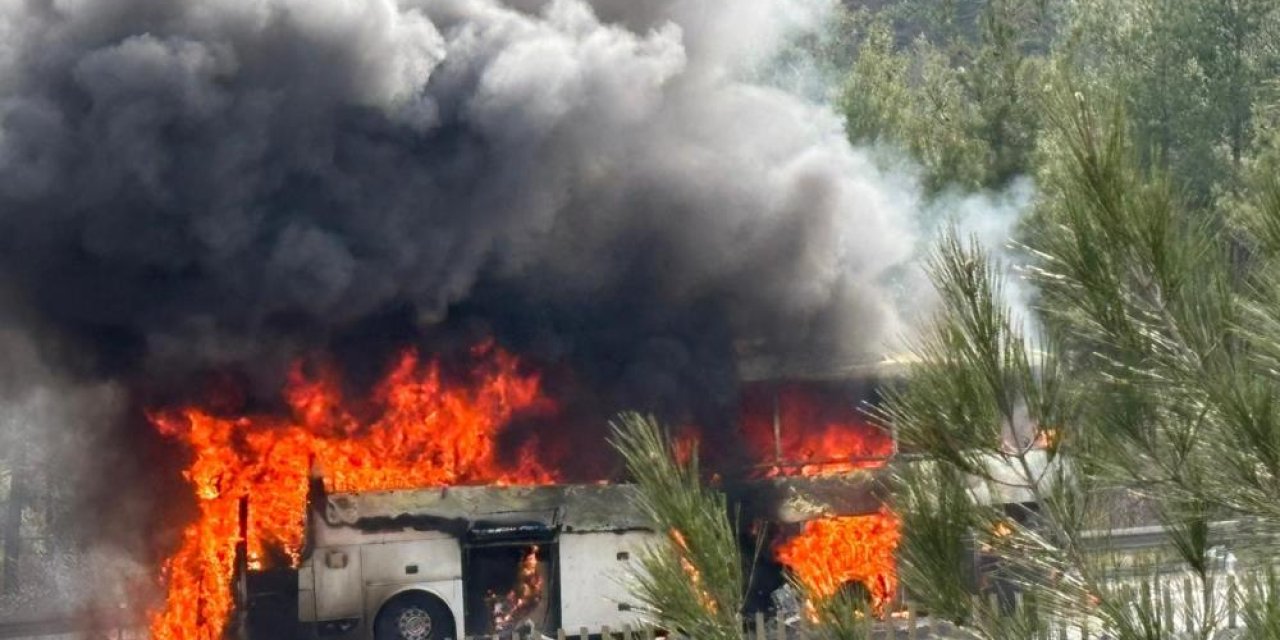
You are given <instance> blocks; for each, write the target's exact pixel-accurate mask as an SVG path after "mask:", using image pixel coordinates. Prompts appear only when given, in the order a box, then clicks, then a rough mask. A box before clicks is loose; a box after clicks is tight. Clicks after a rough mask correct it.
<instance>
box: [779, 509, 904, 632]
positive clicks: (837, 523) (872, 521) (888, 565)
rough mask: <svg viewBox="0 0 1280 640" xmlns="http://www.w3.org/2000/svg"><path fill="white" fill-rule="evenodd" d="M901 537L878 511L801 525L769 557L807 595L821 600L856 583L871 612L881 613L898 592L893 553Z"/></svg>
mask: <svg viewBox="0 0 1280 640" xmlns="http://www.w3.org/2000/svg"><path fill="white" fill-rule="evenodd" d="M901 538H902V522H901V520H899V519H898V517H897V516H896V515H894V514H893V513H892V512H890V511H889V510H888V509H881V510H880V512H879V513H874V514H870V515H863V516H840V517H832V518H820V519H817V520H811V521H809V522H806V523H805V524H804V529H803V530H802V531H801V532H800V534H799V535H797V536H795V537H793V538H791V539H789V540H787V541H785V542H783V543H782V544H781V545H779V546H778V547H777V549H776V550H775V555H776V557H777V559H778V561H779V562H781V563H782V564H783V565H785V566H786V567H787V568H788V569H790V570H791V573H792V574H793V575H794V576H795V577H796V578H797V579H798V580H799V581H800V582H801V584H803V585H804V586H805V587H806V588H807V589H808V590H809V592H810V593H811V594H812V595H813V596H815V597H818V598H827V597H830V596H832V595H834V594H835V593H836V592H837V591H839V590H840V589H841V587H843V586H844V585H846V584H849V583H860V584H862V585H863V586H864V587H866V590H867V593H868V594H870V597H871V606H872V609H873V610H874V611H875V612H876V613H883V611H884V607H885V605H886V604H887V603H888V602H889V601H890V600H892V599H893V596H894V593H895V592H896V591H897V589H898V571H897V566H896V564H895V561H894V552H895V551H896V550H897V548H898V541H899V540H900V539H901Z"/></svg>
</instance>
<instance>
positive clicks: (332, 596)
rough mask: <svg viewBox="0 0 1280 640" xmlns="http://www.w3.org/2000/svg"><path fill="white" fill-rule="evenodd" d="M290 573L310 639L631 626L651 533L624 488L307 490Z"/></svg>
mask: <svg viewBox="0 0 1280 640" xmlns="http://www.w3.org/2000/svg"><path fill="white" fill-rule="evenodd" d="M312 502H313V504H312V508H311V510H310V511H311V515H310V518H309V523H308V536H309V539H308V548H307V549H306V550H305V554H304V557H303V559H302V561H301V563H300V565H299V570H298V617H299V619H300V621H301V622H302V623H304V627H305V629H306V630H307V634H306V635H308V636H310V637H335V638H361V639H365V638H371V639H374V640H444V639H448V638H462V637H472V636H488V635H494V634H507V633H512V632H518V631H526V632H538V631H541V632H542V633H543V634H545V635H554V634H555V630H556V629H560V628H571V629H579V628H582V627H590V628H591V629H593V630H598V629H600V628H602V627H612V628H615V629H621V628H623V627H624V626H626V625H638V624H640V622H641V621H640V619H639V618H638V617H637V616H638V613H637V612H638V610H639V607H636V606H634V603H632V602H631V601H630V598H631V596H630V594H629V592H628V578H629V576H630V575H631V572H632V570H633V569H634V566H633V563H634V562H635V559H637V558H638V556H639V553H640V551H641V550H642V549H643V548H645V547H646V546H647V545H649V544H650V543H652V542H653V541H654V539H655V533H654V531H653V530H652V527H651V526H650V524H649V522H648V520H647V519H646V518H645V517H644V515H643V514H642V513H641V512H640V511H639V510H638V509H637V508H636V507H635V496H634V487H632V486H629V485H568V486H565V485H558V486H537V487H515V486H508V487H493V486H490V487H484V486H471V487H439V488H427V489H415V490H403V491H380V492H365V493H339V494H331V495H324V496H320V497H318V499H314V500H313V501H312Z"/></svg>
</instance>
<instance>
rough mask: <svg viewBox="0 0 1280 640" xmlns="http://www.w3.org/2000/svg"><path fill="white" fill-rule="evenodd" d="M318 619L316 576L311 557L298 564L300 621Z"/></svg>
mask: <svg viewBox="0 0 1280 640" xmlns="http://www.w3.org/2000/svg"><path fill="white" fill-rule="evenodd" d="M315 621H316V576H315V571H314V570H313V569H312V566H311V558H307V559H305V560H303V561H302V564H300V565H298V622H315Z"/></svg>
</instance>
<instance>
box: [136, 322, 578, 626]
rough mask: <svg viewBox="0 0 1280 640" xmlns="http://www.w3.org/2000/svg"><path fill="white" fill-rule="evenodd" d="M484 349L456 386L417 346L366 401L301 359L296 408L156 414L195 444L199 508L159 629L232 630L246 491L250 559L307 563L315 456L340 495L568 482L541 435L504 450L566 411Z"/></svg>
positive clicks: (191, 474) (293, 397)
mask: <svg viewBox="0 0 1280 640" xmlns="http://www.w3.org/2000/svg"><path fill="white" fill-rule="evenodd" d="M472 355H473V356H474V358H475V359H476V362H477V363H478V364H477V365H476V366H475V367H474V370H473V371H472V372H471V374H472V375H471V381H470V382H468V383H466V384H457V383H450V382H448V381H446V380H445V379H444V378H443V377H442V375H441V370H440V367H439V365H438V363H435V362H426V363H424V362H423V361H422V360H421V359H420V358H419V357H418V355H417V353H415V352H412V351H408V352H405V353H404V354H403V355H402V356H401V357H400V358H399V360H398V361H397V362H396V363H395V365H394V366H393V367H392V369H391V371H390V372H389V373H388V374H387V375H386V376H385V377H384V378H383V380H382V381H381V382H380V383H379V384H378V385H377V387H376V389H375V392H374V394H373V397H372V398H371V399H370V400H369V401H368V402H365V403H358V404H353V403H349V402H348V401H347V399H346V398H344V397H343V395H342V393H341V391H340V385H339V377H338V376H337V374H336V373H335V372H334V371H332V370H323V371H321V372H320V373H319V374H318V375H311V376H308V375H304V373H303V372H302V368H301V367H296V368H295V370H294V371H293V374H292V376H291V378H290V382H289V384H288V388H287V389H286V391H285V399H286V401H287V403H288V406H289V408H290V412H289V415H287V416H239V417H230V418H228V417H219V416H214V415H212V414H211V413H209V412H207V411H205V410H203V409H201V408H198V407H187V408H183V409H180V410H177V411H171V412H162V413H155V414H152V415H151V416H150V418H151V421H152V423H153V424H154V425H155V427H156V428H157V429H158V430H159V431H160V432H161V433H163V434H165V435H167V436H169V437H171V438H174V439H176V440H178V441H179V442H181V443H182V444H183V445H184V446H185V447H186V448H187V449H188V450H189V451H190V453H191V463H190V465H189V466H188V467H187V469H186V471H185V472H184V475H185V476H186V478H187V480H188V481H189V482H190V483H191V484H192V485H193V488H194V491H195V495H196V498H197V503H198V508H199V514H198V517H197V518H196V520H195V521H194V522H192V523H191V524H190V525H188V526H187V527H186V528H185V529H184V531H183V534H182V540H181V544H180V546H179V548H178V550H177V552H176V553H175V554H174V555H173V556H172V557H170V558H169V559H168V561H167V562H166V563H165V566H164V571H163V581H164V585H165V588H166V591H167V594H166V598H165V602H164V607H163V609H162V610H160V611H158V612H156V613H155V614H154V615H153V616H152V620H151V638H153V639H154V640H175V639H183V640H185V639H188V638H198V639H200V640H214V639H215V638H221V637H222V633H223V630H224V628H225V627H226V624H227V621H228V619H229V616H230V614H231V608H232V605H233V602H232V596H231V594H232V588H231V587H232V584H231V582H232V579H233V572H234V569H235V567H234V563H235V545H236V542H237V540H238V538H239V534H240V530H239V527H240V525H239V521H240V520H239V501H240V499H241V498H242V497H245V496H247V497H248V499H249V503H250V507H249V512H250V517H249V522H248V530H247V542H248V554H249V558H250V559H251V561H252V562H255V563H259V562H261V559H262V558H264V557H267V554H266V551H267V550H268V549H273V550H274V549H278V550H283V551H284V553H286V554H287V555H288V556H289V557H290V558H292V559H293V560H294V561H295V562H296V561H297V559H298V555H299V552H300V548H301V544H302V540H303V527H304V515H305V505H306V497H307V487H308V478H309V475H310V472H311V469H312V465H313V462H314V463H317V464H319V465H321V466H322V467H323V469H324V475H325V480H326V484H327V488H328V489H329V490H331V491H370V490H380V489H396V488H410V487H424V486H438V485H448V484H463V483H476V484H479V483H512V484H541V483H549V482H553V481H555V480H556V476H555V475H554V474H553V473H552V472H550V471H548V470H547V469H545V468H543V467H542V466H541V465H539V464H538V462H537V460H536V458H535V456H534V452H533V449H532V444H530V445H529V446H527V447H526V448H525V449H523V450H522V451H521V455H520V460H519V461H518V463H517V464H515V465H511V464H510V463H507V464H505V465H504V464H503V463H502V461H500V460H499V455H498V449H497V439H498V436H499V435H500V433H501V430H502V428H503V427H504V426H505V425H506V424H508V423H509V422H510V420H511V418H512V417H513V416H515V415H517V414H520V413H530V412H549V411H551V410H553V409H554V406H553V404H552V403H551V402H550V401H549V400H547V399H546V398H545V397H544V396H543V395H542V392H541V388H540V384H539V379H538V377H537V376H536V375H532V374H527V373H524V372H522V371H521V370H520V367H519V363H518V361H517V359H516V358H515V357H514V356H512V355H510V354H507V353H505V352H503V351H501V350H499V349H496V348H494V347H493V346H492V345H482V346H480V347H477V348H475V349H474V350H473V354H472ZM357 409H359V410H358V411H357ZM535 561H536V558H535Z"/></svg>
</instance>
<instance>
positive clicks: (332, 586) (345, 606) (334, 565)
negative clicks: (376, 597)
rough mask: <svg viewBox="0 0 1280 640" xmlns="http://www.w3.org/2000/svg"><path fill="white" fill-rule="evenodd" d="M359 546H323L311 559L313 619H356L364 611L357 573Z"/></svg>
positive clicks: (362, 585)
mask: <svg viewBox="0 0 1280 640" xmlns="http://www.w3.org/2000/svg"><path fill="white" fill-rule="evenodd" d="M360 555H361V554H360V547H357V546H342V547H323V548H320V549H316V551H315V553H314V554H313V555H312V558H311V562H312V564H311V570H312V572H313V573H314V574H315V585H316V587H315V601H316V604H315V618H316V620H339V619H344V618H359V617H360V616H361V614H362V613H363V608H364V607H363V605H364V584H363V583H362V580H361V572H360Z"/></svg>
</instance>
